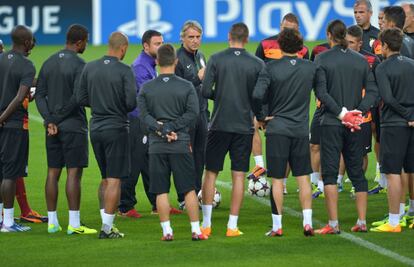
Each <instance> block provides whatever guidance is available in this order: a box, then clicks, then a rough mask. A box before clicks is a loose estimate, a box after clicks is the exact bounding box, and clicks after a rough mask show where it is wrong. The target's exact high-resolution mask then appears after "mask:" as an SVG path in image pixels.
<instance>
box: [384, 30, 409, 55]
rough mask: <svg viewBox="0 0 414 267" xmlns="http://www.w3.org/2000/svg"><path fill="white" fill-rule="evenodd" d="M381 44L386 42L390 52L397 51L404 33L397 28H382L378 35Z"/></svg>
mask: <svg viewBox="0 0 414 267" xmlns="http://www.w3.org/2000/svg"><path fill="white" fill-rule="evenodd" d="M378 38H379V39H380V41H381V43H382V45H384V44H387V46H388V48H389V49H390V50H391V51H392V52H399V51H400V49H401V46H402V43H403V38H404V34H403V32H402V30H400V29H398V28H392V29H387V30H384V31H382V32H381V33H380V35H379V36H378Z"/></svg>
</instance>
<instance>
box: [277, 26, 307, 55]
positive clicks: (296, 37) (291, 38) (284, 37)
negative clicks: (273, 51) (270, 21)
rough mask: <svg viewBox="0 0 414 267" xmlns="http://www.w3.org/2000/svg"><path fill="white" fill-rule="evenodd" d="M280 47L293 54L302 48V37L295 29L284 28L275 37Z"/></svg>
mask: <svg viewBox="0 0 414 267" xmlns="http://www.w3.org/2000/svg"><path fill="white" fill-rule="evenodd" d="M277 41H278V43H279V45H280V49H282V51H283V52H286V53H289V54H295V53H297V52H299V51H300V50H301V49H302V48H303V38H302V36H301V35H300V33H299V32H298V31H297V30H295V29H284V30H283V31H281V32H280V33H279V37H278V39H277Z"/></svg>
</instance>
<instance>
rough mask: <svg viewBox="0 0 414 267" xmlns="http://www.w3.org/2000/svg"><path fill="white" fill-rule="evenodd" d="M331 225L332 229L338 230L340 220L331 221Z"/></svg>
mask: <svg viewBox="0 0 414 267" xmlns="http://www.w3.org/2000/svg"><path fill="white" fill-rule="evenodd" d="M329 225H330V226H331V227H332V228H336V227H338V220H332V221H331V220H329Z"/></svg>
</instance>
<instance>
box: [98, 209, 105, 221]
mask: <svg viewBox="0 0 414 267" xmlns="http://www.w3.org/2000/svg"><path fill="white" fill-rule="evenodd" d="M99 212H100V213H101V220H102V218H103V215H104V213H105V209H100V210H99Z"/></svg>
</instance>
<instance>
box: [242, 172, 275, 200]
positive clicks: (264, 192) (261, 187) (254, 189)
mask: <svg viewBox="0 0 414 267" xmlns="http://www.w3.org/2000/svg"><path fill="white" fill-rule="evenodd" d="M247 192H248V193H249V195H251V196H257V197H266V196H268V195H269V194H270V184H269V182H268V181H267V180H266V178H265V177H264V176H261V177H260V178H259V179H257V180H256V181H254V180H249V185H248V187H247Z"/></svg>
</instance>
